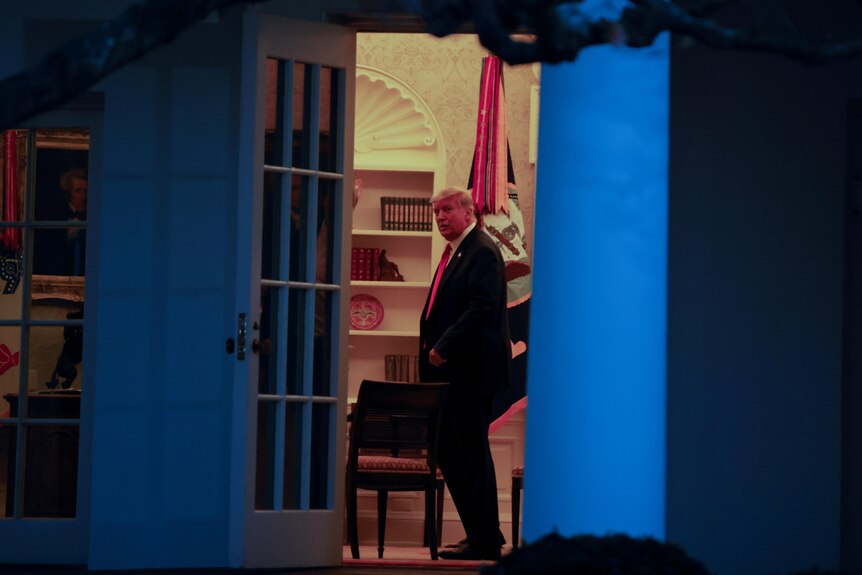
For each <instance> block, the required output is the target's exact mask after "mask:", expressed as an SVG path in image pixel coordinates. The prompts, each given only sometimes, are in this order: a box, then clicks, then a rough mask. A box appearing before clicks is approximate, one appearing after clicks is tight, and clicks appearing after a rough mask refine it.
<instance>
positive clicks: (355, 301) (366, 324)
mask: <svg viewBox="0 0 862 575" xmlns="http://www.w3.org/2000/svg"><path fill="white" fill-rule="evenodd" d="M382 321H383V305H382V304H381V303H380V300H378V299H377V298H376V297H374V296H371V295H368V294H364V293H359V294H356V295H355V296H353V297H351V298H350V327H352V328H353V329H375V328H377V326H379V325H380V322H382Z"/></svg>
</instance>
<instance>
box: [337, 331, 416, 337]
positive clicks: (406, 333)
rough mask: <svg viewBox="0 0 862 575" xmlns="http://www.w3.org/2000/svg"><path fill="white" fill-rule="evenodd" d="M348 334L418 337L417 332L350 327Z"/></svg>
mask: <svg viewBox="0 0 862 575" xmlns="http://www.w3.org/2000/svg"><path fill="white" fill-rule="evenodd" d="M350 335H369V336H376V337H419V332H418V331H410V330H392V329H382V330H381V329H376V330H375V329H351V330H350Z"/></svg>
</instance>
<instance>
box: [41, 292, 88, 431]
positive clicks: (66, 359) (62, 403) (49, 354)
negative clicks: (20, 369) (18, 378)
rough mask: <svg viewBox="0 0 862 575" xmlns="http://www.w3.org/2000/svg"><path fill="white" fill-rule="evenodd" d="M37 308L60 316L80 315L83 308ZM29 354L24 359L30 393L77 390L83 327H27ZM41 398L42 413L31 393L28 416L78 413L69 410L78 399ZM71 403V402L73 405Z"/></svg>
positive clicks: (79, 379)
mask: <svg viewBox="0 0 862 575" xmlns="http://www.w3.org/2000/svg"><path fill="white" fill-rule="evenodd" d="M51 308H53V309H49V308H44V309H43V308H41V307H40V308H36V307H34V311H35V310H36V309H39V313H40V315H41V314H45V315H48V314H56V315H59V314H63V317H64V319H65V318H66V317H68V318H69V319H81V318H82V317H83V311H81V310H72V311H68V312H66V311H65V306H51ZM29 334H30V338H29V344H30V349H29V357H28V361H27V389H28V390H30V391H29V392H28V393H30V394H40V393H44V392H48V391H60V390H78V391H80V390H81V389H82V388H83V382H82V380H81V373H82V370H83V367H82V363H81V362H82V360H83V346H84V328H83V327H82V326H56V327H53V326H52V327H42V326H37V327H31V328H30V330H29ZM62 397H63V398H64V399H63V400H52V401H48V400H45V401H43V403H44V406H43V409H44V413H39V414H37V413H36V411H34V410H35V409H36V403H34V401H35V399H34V398H32V397H31V399H30V403H29V408H30V413H29V416H30V417H76V418H77V417H78V416H77V415H74V416H72V415H70V413H72V412H71V411H70V410H71V409H73V407H74V408H75V409H79V408H80V399H78V398H75V399H74V400H71V399H69V397H72V396H70V395H68V394H67V395H64V396H62ZM73 404H74V405H73Z"/></svg>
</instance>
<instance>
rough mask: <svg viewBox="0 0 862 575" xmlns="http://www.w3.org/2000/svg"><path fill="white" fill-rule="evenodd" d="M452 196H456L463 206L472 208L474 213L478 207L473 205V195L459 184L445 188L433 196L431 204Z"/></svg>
mask: <svg viewBox="0 0 862 575" xmlns="http://www.w3.org/2000/svg"><path fill="white" fill-rule="evenodd" d="M451 197H456V198H457V199H458V203H459V204H461V207H463V208H472V209H473V213H475V212H476V208H475V206H474V205H473V195H472V194H471V193H470V192H469V191H467V190H465V189H464V188H459V187H457V186H450V187H448V188H444V189H442V190H440V191H439V192H437V193H436V194H434V195H433V196H431V204H435V203H437V202H439V201H440V200H445V199H446V198H451Z"/></svg>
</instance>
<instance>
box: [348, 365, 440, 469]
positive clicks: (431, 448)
mask: <svg viewBox="0 0 862 575" xmlns="http://www.w3.org/2000/svg"><path fill="white" fill-rule="evenodd" d="M448 387H449V384H448V383H395V382H389V381H374V380H370V379H366V380H363V381H362V383H361V385H360V387H359V396H358V398H357V401H356V408H355V411H354V412H353V413H352V414H351V420H352V421H351V424H350V451H349V453H348V468H349V469H356V463H357V459H358V457H359V455H360V451H366V450H378V451H380V450H385V451H387V452H388V453H389V454H390V455H391V456H392V457H399V456H412V457H416V456H417V454H421V457H424V458H426V459H427V462H428V468H429V469H430V470H432V472H434V471H436V469H437V443H438V439H439V436H440V425H441V421H442V416H443V406H444V404H445V401H446V394H447V390H448Z"/></svg>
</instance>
